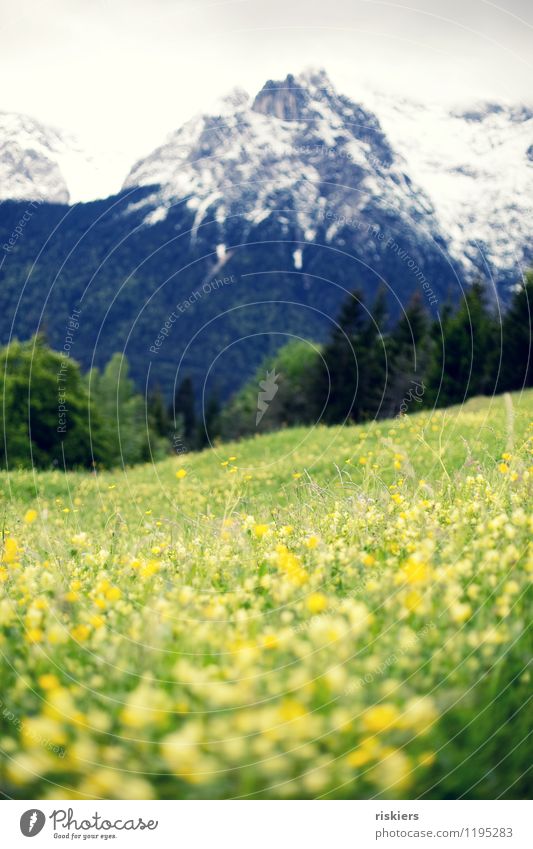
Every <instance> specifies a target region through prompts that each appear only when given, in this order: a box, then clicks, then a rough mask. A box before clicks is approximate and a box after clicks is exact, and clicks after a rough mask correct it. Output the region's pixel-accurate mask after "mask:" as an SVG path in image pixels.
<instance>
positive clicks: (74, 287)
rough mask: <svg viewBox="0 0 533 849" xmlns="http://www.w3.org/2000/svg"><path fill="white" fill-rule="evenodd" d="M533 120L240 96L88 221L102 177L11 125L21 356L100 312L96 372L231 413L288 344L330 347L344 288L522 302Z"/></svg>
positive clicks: (285, 91) (7, 212)
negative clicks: (25, 344) (184, 384)
mask: <svg viewBox="0 0 533 849" xmlns="http://www.w3.org/2000/svg"><path fill="white" fill-rule="evenodd" d="M532 119H533V111H532V110H530V109H528V108H527V107H525V106H516V107H511V106H508V105H500V104H494V103H491V104H482V105H479V106H476V107H471V108H469V109H464V108H463V109H460V110H455V111H452V112H449V111H447V110H445V109H444V108H442V107H437V106H426V105H423V104H419V103H415V102H411V101H406V100H401V101H398V100H397V99H394V98H391V97H386V96H384V95H377V94H373V95H370V94H367V100H366V101H365V105H364V106H363V105H360V104H358V103H355V102H353V101H352V100H350V99H349V98H347V97H345V96H344V95H342V94H339V93H338V92H336V91H335V89H334V87H333V85H332V84H331V82H330V80H329V79H328V77H327V75H326V73H325V72H324V71H307V72H304V73H302V74H300V75H298V76H296V77H294V76H292V75H289V76H288V77H287V78H286V79H285V80H283V81H281V82H273V81H269V82H267V83H266V84H265V86H264V87H263V88H262V89H261V91H260V92H259V93H258V94H257V95H256V96H255V98H250V97H249V96H248V95H247V94H246V93H245V92H244V91H242V90H240V89H236V90H234V91H233V92H231V93H230V95H228V96H227V97H226V98H224V99H223V100H222V101H221V102H219V103H218V104H216V106H215V107H214V108H213V109H211V110H210V111H209V112H206V113H203V114H200V115H198V116H196V117H195V118H193V119H192V120H190V121H188V122H187V123H186V124H184V125H183V126H182V127H181V128H179V129H178V130H176V132H174V133H173V134H171V136H170V137H169V138H168V139H167V141H166V142H165V143H164V144H163V145H162V146H161V147H160V148H158V149H157V150H155V151H154V152H153V153H152V154H150V155H149V156H147V157H146V158H144V159H142V160H141V161H139V162H137V163H136V164H135V165H134V166H133V167H132V168H131V170H130V172H129V174H128V176H127V178H126V180H125V182H124V185H123V189H122V191H121V192H120V193H119V194H118V195H113V196H111V197H109V198H105V199H103V200H96V201H92V202H88V203H80V204H77V205H74V206H71V207H68V206H67V204H68V202H69V198H70V197H71V196H73V197H76V191H72V189H71V187H70V186H71V181H72V179H74V180H75V179H76V178H77V179H78V183H79V174H80V173H81V171H83V173H84V175H85V176H87V175H88V174H89V175H90V173H91V171H90V169H91V167H94V168H96V166H95V164H94V162H93V161H92V160H91V158H90V157H88V156H87V155H86V154H84V153H83V152H82V151H81V149H80V148H79V147H76V144H75V143H74V142H73V141H72V139H69V138H67V137H66V136H63V135H62V134H61V133H58V132H57V131H55V130H51V129H49V128H45V127H43V126H42V125H40V124H38V123H37V122H34V121H32V120H31V119H29V118H26V117H24V116H14V115H9V114H5V113H4V114H0V198H2V199H4V202H3V203H2V204H1V205H0V245H3V246H4V249H3V252H2V253H0V262H2V263H3V265H2V267H1V270H0V274H1V275H3V277H4V280H3V282H2V284H1V285H2V291H3V295H2V301H3V304H4V308H3V310H2V315H1V316H0V336H1V338H2V341H5V340H6V338H8V337H9V334H10V333H11V332H14V333H16V334H18V335H19V336H23V335H28V334H29V333H30V332H33V331H34V330H35V329H37V327H42V326H43V325H44V326H45V327H46V330H47V333H48V335H49V337H50V339H51V341H52V342H54V343H55V344H56V345H58V344H59V343H61V339H62V334H63V335H64V331H63V329H62V328H63V327H64V324H65V321H66V319H67V316H68V314H69V309H70V308H71V305H73V304H75V303H78V302H81V305H82V319H81V321H80V329H79V331H78V336H77V339H76V347H74V348H73V351H72V352H73V354H74V355H75V356H78V358H80V359H81V360H82V362H83V363H84V364H85V365H86V366H88V365H89V364H90V363H91V362H92V361H93V351H94V361H95V362H96V363H98V364H101V363H102V362H104V361H105V359H107V358H108V356H109V354H110V353H112V352H113V351H114V350H117V349H118V350H121V349H122V348H125V349H126V353H127V354H128V357H129V359H130V360H131V362H132V367H133V373H134V376H135V379H136V380H137V382H138V383H140V384H143V383H144V382H145V381H146V380H147V379H148V380H149V381H150V382H153V381H154V380H155V381H157V382H159V383H161V385H163V387H164V388H165V389H166V390H167V391H170V389H171V386H172V384H173V382H174V380H175V377H176V371H177V369H178V367H179V374H180V376H181V375H183V373H184V370H186V371H187V373H190V374H192V376H193V377H194V379H195V380H196V382H197V383H199V384H200V385H201V386H202V385H203V384H204V381H205V380H206V379H207V382H208V384H209V383H210V382H211V383H212V384H213V386H214V385H215V384H216V386H217V387H218V391H219V392H220V393H221V394H222V395H226V394H227V393H228V392H231V391H232V390H233V389H235V388H236V387H237V386H238V385H239V384H240V383H241V382H242V380H243V379H244V378H245V377H246V376H247V375H248V374H249V372H250V370H251V369H252V368H254V367H255V366H256V365H257V363H258V361H259V359H260V358H261V357H262V356H264V354H265V353H267V352H269V351H271V350H274V349H275V348H276V347H277V346H279V344H281V343H282V342H283V341H286V339H287V335H286V334H296V335H304V336H311V337H314V338H317V339H320V338H323V336H324V334H325V332H326V330H327V328H328V327H329V326H331V320H332V318H333V316H334V315H335V314H336V312H337V310H338V306H339V303H340V301H341V300H342V297H343V289H353V288H355V287H359V288H361V289H362V290H363V291H364V292H365V293H366V295H367V297H368V298H369V299H370V300H371V299H372V297H373V296H374V295H375V293H376V291H377V290H378V288H379V287H380V286H385V287H386V288H387V290H388V291H389V304H390V309H391V312H393V313H397V312H398V311H399V310H400V309H401V307H402V306H405V304H406V302H407V301H408V299H409V298H410V297H411V296H412V295H413V293H415V292H419V293H420V294H421V296H422V297H423V298H424V299H425V302H426V303H427V305H428V308H429V309H430V311H432V312H433V314H434V315H436V314H437V313H438V310H439V305H440V304H442V303H443V301H444V300H445V299H447V298H449V297H451V298H454V297H457V296H458V294H459V292H460V290H461V287H463V286H465V285H468V283H469V282H470V281H472V280H473V279H475V278H477V277H481V278H482V279H484V280H486V281H487V283H488V291H489V293H490V296H491V297H492V298H495V297H496V296H498V297H500V298H501V299H502V300H503V301H505V300H506V298H507V295H508V291H509V288H510V287H511V286H512V285H513V284H514V283H515V282H516V281H517V280H518V279H519V278H520V274H521V271H522V269H523V268H524V267H527V265H528V264H531V263H532V261H533V250H532V247H531V245H532V240H531V236H532V232H531V231H532V229H533V224H532V219H531V198H532V197H533V120H532ZM69 176H70V180H69ZM101 185H102V181H101V179H100V180H99V178H98V176H97V174H96V171H95V179H94V193H95V194H97V193H98V191H99V187H100V186H101ZM31 200H39V201H40V203H39V206H38V208H37V209H36V210H35V209H33V210H32V214H31V216H30V218H29V219H28V220H27V221H25V223H24V227H23V228H22V231H21V232H18V233H17V227H18V228H19V230H20V224H19V222H20V221H21V219H23V218H24V214H25V207H26V205H27V203H28V201H31ZM14 235H15V236H16V237H15V238H14ZM10 239H11V242H13V243H11V242H10ZM2 256H3V259H2ZM224 280H226V282H223V281H224ZM213 281H218V282H216V283H213ZM221 281H222V282H221ZM494 284H496V286H495V285H494ZM202 287H203V288H202ZM195 293H199V294H198V296H195ZM19 299H20V300H19ZM185 301H187V302H188V306H186V307H184V308H183V310H180V308H179V305H182V306H183V303H184V302H185ZM258 301H261V302H265V301H269V302H274V303H268V304H266V303H262V304H257V303H256V302H258ZM173 312H174V313H176V315H177V317H176V319H174V320H172V318H169V316H171V314H172V313H173ZM166 323H169V326H168V327H166ZM157 339H159V340H162V341H160V344H159V345H157V344H155V340H157ZM238 340H240V341H238ZM60 347H61V345H60ZM150 348H152V349H155V350H152V351H151V350H150ZM221 352H222V353H221ZM182 357H183V360H182V359H181V358H182ZM178 379H179V376H178ZM208 388H209V386H208Z"/></svg>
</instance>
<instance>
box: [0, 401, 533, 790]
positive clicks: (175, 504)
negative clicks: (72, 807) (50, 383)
mask: <svg viewBox="0 0 533 849" xmlns="http://www.w3.org/2000/svg"><path fill="white" fill-rule="evenodd" d="M532 413H533V394H532V393H526V394H524V395H522V396H518V395H517V396H513V398H512V399H511V397H510V396H505V397H503V398H502V397H499V398H494V399H475V400H473V401H471V402H469V403H467V404H466V405H465V406H464V407H463V408H462V409H452V410H447V411H439V412H438V413H434V414H430V413H428V412H425V413H422V414H418V415H413V416H405V417H403V418H401V419H396V420H393V421H386V422H380V423H377V424H370V425H368V426H366V427H347V428H331V429H327V428H323V427H321V428H316V429H314V430H310V431H306V430H303V429H297V430H293V431H287V432H281V433H277V434H274V435H267V436H262V437H258V438H256V439H251V440H248V441H246V442H242V443H239V444H235V445H230V446H228V445H224V446H222V447H221V448H220V449H218V448H216V447H215V448H214V449H210V450H208V451H205V452H203V453H201V454H197V455H182V456H180V457H176V458H174V459H172V460H169V461H166V462H164V463H160V464H157V465H154V466H146V467H143V468H139V467H137V468H135V469H133V470H127V471H125V472H124V473H119V472H115V473H113V474H111V473H109V474H107V473H106V474H102V475H98V476H97V477H95V476H91V475H84V474H77V473H73V474H69V475H67V476H63V475H61V474H60V473H59V472H51V473H39V474H36V475H33V474H30V473H23V472H21V473H15V474H12V475H10V476H9V479H6V478H5V477H4V480H3V484H4V486H3V488H2V489H3V492H4V493H5V497H4V515H5V525H4V543H3V555H2V569H1V573H0V574H1V577H2V583H1V584H0V586H1V587H2V597H1V601H0V623H1V625H2V640H3V645H4V648H5V649H8V650H9V651H8V652H4V656H7V657H9V658H10V660H4V661H3V663H4V668H3V669H2V680H3V681H4V682H5V685H4V692H5V696H3V698H4V701H5V706H6V707H7V713H6V710H4V712H3V716H2V722H3V741H4V745H3V748H4V750H5V752H6V755H5V762H4V772H3V774H4V776H5V782H6V787H5V792H7V793H8V794H9V795H11V796H15V797H19V798H35V797H38V798H41V797H45V798H46V797H52V798H58V797H59V798H62V799H64V798H86V797H90V798H110V797H113V796H120V798H149V797H152V796H154V797H160V798H182V797H185V798H197V797H209V798H213V797H215V798H216V797H237V796H238V797H242V796H244V797H249V796H252V797H269V798H278V797H317V796H326V797H340V798H343V797H373V796H376V795H377V796H380V797H383V798H393V797H401V796H404V795H405V796H408V797H410V798H416V797H419V796H421V797H423V798H433V797H435V798H446V797H458V796H465V797H472V798H495V797H496V796H503V797H505V796H508V797H510V798H517V797H521V796H525V795H527V792H528V790H527V778H526V772H527V769H528V767H529V764H530V752H528V749H527V746H526V745H524V742H525V737H526V734H527V731H528V729H527V721H526V720H527V717H526V710H525V707H526V704H527V699H528V691H529V689H530V683H529V677H528V674H529V673H527V671H526V664H527V662H528V657H529V649H528V641H527V627H528V622H529V620H530V618H531V617H530V607H529V608H528V607H527V606H526V599H527V596H526V593H527V592H528V589H529V586H530V578H531V571H532V567H533V561H532V559H531V553H530V552H528V545H529V540H530V537H531V530H532V525H531V511H530V507H531V484H532V481H533V466H532V461H531V453H532V449H533V415H532ZM14 718H15V719H14Z"/></svg>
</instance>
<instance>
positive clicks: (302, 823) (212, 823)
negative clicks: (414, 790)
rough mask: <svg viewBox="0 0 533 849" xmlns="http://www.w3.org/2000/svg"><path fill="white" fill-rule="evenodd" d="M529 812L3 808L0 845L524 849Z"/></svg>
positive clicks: (370, 806)
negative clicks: (489, 847) (462, 848)
mask: <svg viewBox="0 0 533 849" xmlns="http://www.w3.org/2000/svg"><path fill="white" fill-rule="evenodd" d="M532 807H533V805H532V803H531V802H524V801H499V802H494V801H425V802H410V801H401V802H383V801H377V802H376V801H331V802H329V801H315V802H313V801H301V802H298V801H290V802H289V801H235V802H233V801H186V802H182V801H157V802H155V801H147V802H144V801H142V802H141V801H135V802H132V801H125V802H122V801H104V802H85V801H84V802H57V801H54V802H45V801H35V800H32V801H4V802H2V803H1V807H0V822H1V833H0V842H1V844H2V846H5V847H6V849H12V847H18V846H25V847H29V846H32V847H35V849H40V847H48V846H56V847H57V846H61V845H65V844H66V845H67V846H72V844H78V845H79V846H81V845H84V846H87V845H89V846H95V845H96V846H104V845H107V846H116V847H117V849H120V847H124V849H125V847H128V846H156V847H158V849H159V847H160V849H166V847H167V846H172V847H184V849H185V847H186V849H367V847H383V849H386V847H409V849H416V847H420V849H426V847H435V849H437V847H446V846H459V847H461V846H464V847H469V846H472V847H480V849H481V847H486V846H491V847H505V849H507V847H508V849H526V847H527V849H530V848H531V846H533V841H532V838H531V819H532V814H533V811H532ZM31 838H35V843H30V842H29V840H30V839H31ZM67 841H68V842H67Z"/></svg>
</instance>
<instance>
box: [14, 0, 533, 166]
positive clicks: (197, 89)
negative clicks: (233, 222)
mask: <svg viewBox="0 0 533 849" xmlns="http://www.w3.org/2000/svg"><path fill="white" fill-rule="evenodd" d="M532 7H533V4H532V2H531V0H502V2H501V3H499V4H496V3H490V2H486V0H404V2H402V3H396V2H386V0H46V2H43V0H23V2H21V3H15V2H14V0H0V9H1V32H0V35H1V39H0V44H1V49H0V72H1V77H0V79H1V83H2V84H1V89H0V92H1V93H0V109H3V110H7V111H18V112H26V113H29V114H30V115H33V116H35V117H37V118H39V119H41V120H43V121H45V122H48V123H52V124H55V125H57V126H59V127H64V128H67V129H70V130H72V131H74V132H75V133H77V134H79V135H81V137H82V138H83V139H84V140H86V141H87V142H88V143H89V144H90V145H100V146H103V147H114V148H117V149H119V150H124V151H126V152H127V155H128V156H131V157H133V156H138V155H140V154H142V153H145V152H148V151H150V150H151V149H152V148H153V147H155V146H156V145H157V144H159V143H160V142H161V141H162V140H163V139H164V137H165V136H166V134H167V133H168V132H169V131H171V130H172V129H174V128H175V127H177V126H179V124H180V123H182V122H183V121H184V120H185V119H187V118H188V117H189V116H190V115H191V114H193V113H194V112H196V111H201V110H202V109H203V108H204V107H205V106H206V105H207V104H209V103H210V102H211V101H212V100H214V99H215V98H216V97H217V96H219V95H221V94H224V93H225V92H226V91H227V90H229V89H231V88H232V87H234V86H235V85H240V86H242V87H244V88H245V89H247V90H248V91H250V92H252V93H253V92H255V91H256V90H257V89H258V88H260V87H261V85H262V84H263V82H264V81H265V80H266V79H268V78H274V79H279V78H284V77H285V75H286V74H287V73H288V72H291V71H292V72H295V73H298V71H300V70H302V69H303V68H304V67H306V66H309V65H314V66H322V67H325V68H326V70H327V71H328V73H329V75H330V77H331V78H332V80H333V82H334V83H335V84H336V85H337V87H339V88H340V89H341V90H342V91H344V92H345V93H346V94H348V95H350V96H351V97H353V98H355V99H357V97H358V93H359V92H361V91H362V90H364V88H365V87H367V86H368V85H370V86H373V87H375V88H378V89H384V90H387V91H392V92H398V93H400V94H404V95H405V96H409V97H415V98H418V99H429V98H431V99H437V100H446V101H458V100H460V101H464V100H465V99H468V98H470V97H472V98H492V99H507V100H524V99H525V100H526V101H528V102H531V101H533V86H532V83H533V70H532V68H533V62H532V60H531V56H532V55H533V50H532V47H533V28H532V24H533V9H532Z"/></svg>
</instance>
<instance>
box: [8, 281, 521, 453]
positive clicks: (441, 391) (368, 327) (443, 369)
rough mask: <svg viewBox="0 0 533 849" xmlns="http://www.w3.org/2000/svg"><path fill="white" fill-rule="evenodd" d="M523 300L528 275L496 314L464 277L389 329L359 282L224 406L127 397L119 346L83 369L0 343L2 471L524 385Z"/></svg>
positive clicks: (381, 298) (32, 348) (172, 447)
mask: <svg viewBox="0 0 533 849" xmlns="http://www.w3.org/2000/svg"><path fill="white" fill-rule="evenodd" d="M532 303H533V273H530V274H529V275H528V276H527V278H526V281H525V284H524V285H523V286H520V287H519V288H518V289H517V291H516V293H515V295H514V297H513V298H512V301H511V304H510V306H509V308H508V309H507V311H506V313H505V314H504V315H503V316H500V315H498V313H497V312H496V311H495V309H494V307H493V306H492V305H491V304H489V303H488V301H487V298H486V290H485V289H484V288H483V287H482V286H481V285H474V286H472V287H471V288H470V289H469V290H468V291H467V292H466V294H465V295H464V297H463V299H462V301H461V302H460V304H459V305H458V306H457V307H456V308H452V307H451V306H446V307H445V308H444V309H443V310H442V312H441V315H440V317H439V319H438V320H437V321H435V320H431V319H430V317H429V315H428V313H427V311H426V309H425V307H424V304H423V302H422V300H421V298H420V297H416V296H415V297H414V298H413V299H412V301H411V303H410V304H409V306H408V307H407V309H406V310H405V312H404V313H403V314H402V316H401V317H400V318H399V320H398V321H396V322H395V323H394V324H393V325H392V326H391V323H390V321H389V318H388V316H387V310H386V298H385V295H384V293H383V292H379V293H378V295H377V297H376V299H375V302H374V303H373V304H372V305H370V306H369V305H365V303H364V300H363V297H362V295H361V294H360V293H359V292H357V291H356V292H353V293H352V294H350V296H349V297H348V298H347V299H346V302H345V303H344V305H343V306H342V308H341V311H340V314H339V316H338V319H337V321H336V322H335V324H334V325H333V328H332V331H331V333H330V335H329V337H328V338H327V340H326V342H325V343H324V344H322V345H318V344H316V343H312V342H306V341H303V340H299V341H293V342H290V343H289V344H288V345H286V346H285V347H284V348H282V349H281V350H280V351H278V353H277V354H276V356H275V357H274V358H271V359H269V360H268V361H267V362H265V363H264V364H263V366H262V367H261V369H259V371H258V372H257V374H256V375H255V376H254V378H253V379H251V380H250V381H248V383H247V384H246V385H245V386H244V387H243V388H242V389H241V390H240V391H239V392H238V393H237V394H236V395H235V396H234V397H233V398H231V399H230V400H229V402H228V403H227V404H226V405H225V406H224V407H221V405H220V404H219V401H218V399H217V397H216V396H211V397H210V398H209V399H208V400H207V402H206V404H205V407H204V409H203V410H201V411H200V405H199V404H198V399H197V398H196V397H195V387H194V386H193V383H192V381H191V379H190V377H187V376H186V377H185V378H184V379H183V380H182V381H181V382H180V383H179V384H178V386H177V388H176V392H175V395H174V398H173V399H172V401H171V402H170V403H167V401H166V400H165V398H164V397H163V395H162V393H161V391H160V390H158V389H156V390H154V391H153V392H152V393H151V394H150V395H149V396H148V397H147V398H145V397H143V396H142V395H141V394H139V393H138V392H136V390H135V387H134V384H133V382H132V380H131V379H130V377H129V376H128V362H127V360H126V358H125V357H124V356H123V355H121V354H115V355H114V356H113V357H112V358H111V360H110V361H109V363H108V364H107V366H106V367H105V368H104V369H103V370H102V371H99V370H98V369H93V370H91V371H90V372H89V373H88V374H86V375H83V374H82V373H81V370H80V367H79V365H78V364H77V363H76V361H75V360H73V359H72V358H71V357H67V356H65V355H63V354H59V353H56V352H55V351H53V350H51V349H50V348H49V347H48V345H47V344H46V342H45V340H44V338H43V337H41V336H37V337H35V338H34V339H31V340H30V341H27V342H18V341H14V342H12V343H11V344H10V345H9V346H8V347H6V348H4V349H3V350H2V351H0V367H1V377H0V380H1V381H2V390H3V391H2V397H3V409H2V439H1V440H0V466H2V467H4V468H5V467H6V466H9V467H10V468H16V467H31V466H36V467H49V466H50V465H54V466H58V467H61V468H63V467H68V468H73V467H89V468H90V467H110V466H117V465H133V464H135V463H140V462H151V461H153V460H158V459H161V458H163V457H165V456H167V455H168V454H171V453H178V454H179V453H184V452H187V451H194V450H200V449H202V448H204V447H205V446H206V445H208V444H210V443H213V442H214V441H220V440H229V439H235V438H239V437H242V436H246V435H250V434H254V433H258V432H264V431H268V430H275V429H279V428H281V427H290V426H294V425H309V424H314V423H315V422H317V421H322V422H324V423H326V424H339V423H342V422H345V421H353V422H364V421H368V420H371V419H374V418H385V417H392V416H396V415H398V414H402V413H405V412H407V411H409V412H414V411H416V410H417V409H420V408H422V407H432V406H449V405H451V404H458V403H461V402H463V401H464V400H466V399H467V398H469V397H471V396H473V395H483V394H485V395H487V394H488V395H490V394H494V393H496V392H504V391H510V390H516V389H521V388H523V387H529V386H533V365H532V362H531V350H530V349H531V311H532V310H531V305H532ZM265 399H266V400H265ZM259 410H261V412H260V414H259Z"/></svg>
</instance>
